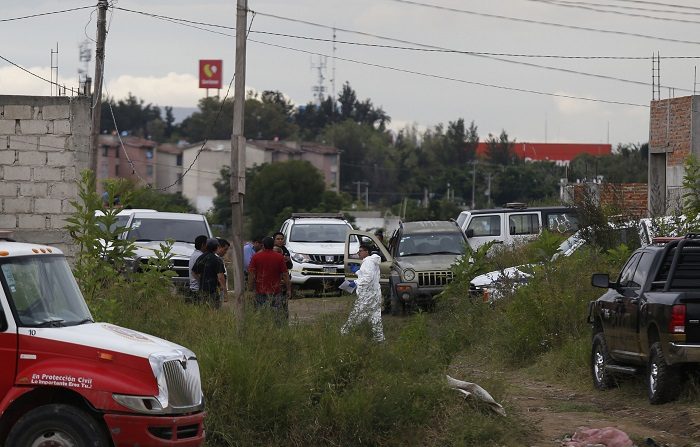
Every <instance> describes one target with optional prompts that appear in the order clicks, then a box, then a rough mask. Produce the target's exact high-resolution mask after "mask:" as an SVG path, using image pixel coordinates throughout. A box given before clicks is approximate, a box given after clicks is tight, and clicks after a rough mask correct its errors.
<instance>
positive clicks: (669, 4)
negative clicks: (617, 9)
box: [615, 0, 700, 11]
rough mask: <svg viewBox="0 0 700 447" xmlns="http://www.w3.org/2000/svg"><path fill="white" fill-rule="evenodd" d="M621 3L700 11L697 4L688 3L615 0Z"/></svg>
mask: <svg viewBox="0 0 700 447" xmlns="http://www.w3.org/2000/svg"><path fill="white" fill-rule="evenodd" d="M615 1H618V2H621V3H638V4H641V5H654V6H668V7H672V8H679V9H690V10H694V11H699V10H700V8H698V7H696V6H686V5H676V4H672V3H661V2H650V1H644V0H615Z"/></svg>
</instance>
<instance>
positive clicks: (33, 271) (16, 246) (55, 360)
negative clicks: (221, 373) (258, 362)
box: [0, 240, 204, 447]
mask: <svg viewBox="0 0 700 447" xmlns="http://www.w3.org/2000/svg"><path fill="white" fill-rule="evenodd" d="M0 282H1V283H2V287H1V288H0V445H4V446H6V447H30V446H52V447H54V446H58V447H68V446H70V447H85V446H95V447H108V446H116V447H118V446H140V447H145V446H201V445H203V444H204V429H203V420H204V397H203V394H202V388H201V380H200V375H199V365H198V363H197V358H196V357H195V355H194V353H193V352H192V351H190V350H189V349H187V348H184V347H182V346H179V345H176V344H174V343H170V342H168V341H166V340H163V339H160V338H157V337H153V336H151V335H147V334H144V333H141V332H136V331H133V330H130V329H125V328H122V327H119V326H115V325H112V324H109V323H96V322H94V321H93V319H92V315H91V314H90V311H89V309H88V307H87V305H86V303H85V300H84V299H83V296H82V294H81V292H80V289H79V288H78V285H77V283H76V281H75V278H74V277H73V274H72V272H71V270H70V267H69V266H68V263H67V261H66V258H65V257H64V255H63V253H62V252H61V251H60V250H58V249H56V248H53V247H48V246H42V245H37V244H26V243H17V242H10V241H6V240H0Z"/></svg>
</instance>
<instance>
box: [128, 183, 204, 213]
mask: <svg viewBox="0 0 700 447" xmlns="http://www.w3.org/2000/svg"><path fill="white" fill-rule="evenodd" d="M127 203H128V204H129V205H131V207H132V208H151V209H154V210H157V211H168V212H173V213H196V212H197V210H196V209H195V207H194V205H192V204H191V203H190V201H189V200H188V199H187V198H186V197H185V196H183V195H182V193H180V192H176V193H168V192H164V191H157V190H155V189H153V188H148V187H142V188H137V189H136V190H134V192H133V198H132V199H131V200H130V201H129V202H127Z"/></svg>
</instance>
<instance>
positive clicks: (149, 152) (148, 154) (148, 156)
mask: <svg viewBox="0 0 700 447" xmlns="http://www.w3.org/2000/svg"><path fill="white" fill-rule="evenodd" d="M151 159H153V150H151V149H147V150H146V160H151Z"/></svg>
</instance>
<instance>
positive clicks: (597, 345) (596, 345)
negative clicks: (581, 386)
mask: <svg viewBox="0 0 700 447" xmlns="http://www.w3.org/2000/svg"><path fill="white" fill-rule="evenodd" d="M592 345H593V349H592V350H591V376H593V385H594V386H595V387H596V388H597V389H599V390H606V389H608V388H612V387H614V386H616V385H617V382H616V381H615V377H614V376H613V375H612V373H611V372H610V371H608V370H607V369H606V368H605V367H606V366H607V365H609V364H611V363H612V360H611V359H610V354H609V353H608V345H607V343H605V335H603V333H602V332H598V333H596V334H595V335H593V343H592Z"/></svg>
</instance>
